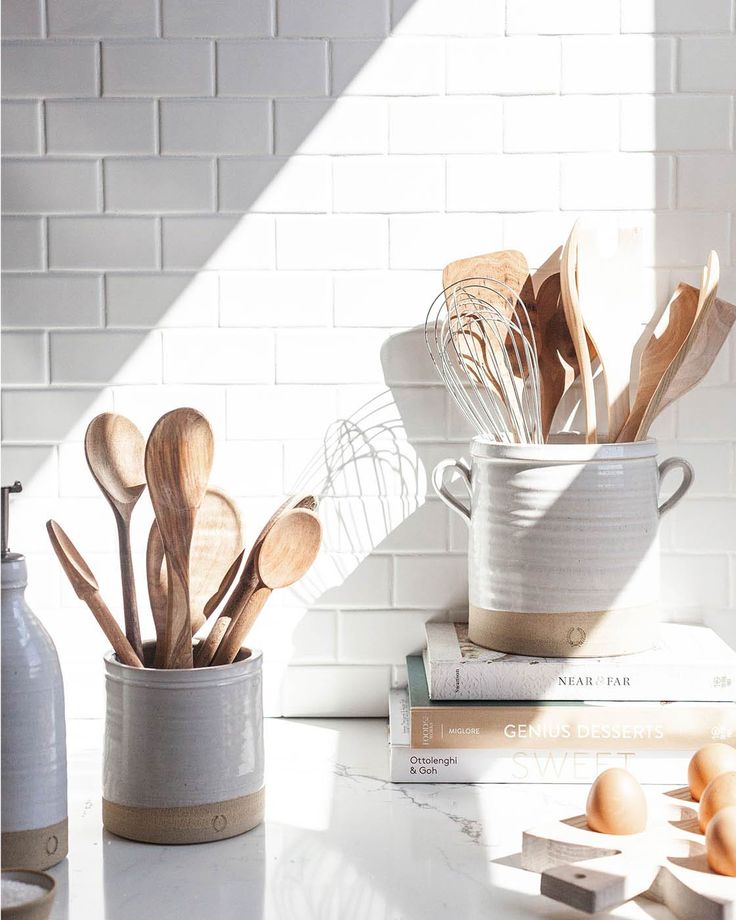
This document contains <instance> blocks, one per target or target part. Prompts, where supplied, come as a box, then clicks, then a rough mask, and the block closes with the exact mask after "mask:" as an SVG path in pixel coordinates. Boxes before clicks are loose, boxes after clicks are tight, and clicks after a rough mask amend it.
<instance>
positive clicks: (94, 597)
mask: <svg viewBox="0 0 736 920" xmlns="http://www.w3.org/2000/svg"><path fill="white" fill-rule="evenodd" d="M83 600H84V602H85V603H86V604H87V606H88V607H89V609H90V610H91V611H92V614H93V616H94V618H95V619H96V620H97V622H98V623H99V624H100V626H101V627H102V631H103V632H104V634H105V635H106V636H107V641H108V642H109V643H110V645H111V646H112V647H113V649H114V650H115V654H116V655H117V656H118V661H122V663H123V664H128V665H130V667H131V668H142V667H143V662H142V661H141V659H140V658H139V657H138V656H137V655H136V653H135V651H134V649H133V646H132V645H131V644H130V642H128V640H127V639H126V637H125V633H124V632H123V631H122V629H121V628H120V627H119V626H118V622H117V620H116V619H115V617H114V616H113V615H112V613H110V609H109V607H108V606H107V604H106V603H105V602H104V601H103V600H102V598H101V597H100V594H99V592H98V591H91V592H89V593H85V595H84V598H83Z"/></svg>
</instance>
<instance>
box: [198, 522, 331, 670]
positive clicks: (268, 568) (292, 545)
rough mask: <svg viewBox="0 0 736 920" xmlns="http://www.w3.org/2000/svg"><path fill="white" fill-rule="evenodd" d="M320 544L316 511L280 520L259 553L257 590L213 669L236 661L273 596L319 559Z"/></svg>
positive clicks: (227, 636) (228, 634)
mask: <svg viewBox="0 0 736 920" xmlns="http://www.w3.org/2000/svg"><path fill="white" fill-rule="evenodd" d="M321 542H322V525H321V524H320V520H319V518H318V517H317V515H316V514H315V513H314V512H313V511H308V510H307V509H305V508H295V509H294V510H292V511H287V512H286V513H285V514H283V515H281V517H279V519H278V520H277V521H276V523H275V524H274V525H273V527H271V529H270V530H269V532H268V534H267V535H266V538H265V539H264V540H263V542H262V543H261V545H260V546H259V548H258V550H257V553H256V565H255V568H256V573H257V577H258V582H257V584H256V587H255V590H254V591H253V593H252V595H251V597H250V600H249V601H248V603H247V605H246V607H245V609H244V610H243V611H242V612H241V614H240V616H239V617H238V618H237V619H235V620H233V621H232V622H231V623H230V626H229V627H228V629H227V632H226V633H225V635H224V636H223V639H222V642H221V643H220V646H219V648H218V649H217V652H216V654H215V657H214V658H213V660H212V664H213V665H220V664H230V662H231V661H234V660H235V658H236V656H237V654H238V652H239V651H240V649H241V647H242V645H243V641H244V640H245V637H246V636H247V635H248V633H249V632H250V629H251V627H252V626H253V623H254V622H255V620H256V617H257V616H258V614H259V613H260V612H261V610H262V609H263V605H264V604H265V603H266V601H267V600H268V598H269V596H270V594H271V592H272V591H274V590H275V589H276V588H288V587H289V585H293V584H294V582H296V581H299V579H300V578H301V577H302V576H303V575H304V574H305V573H306V572H307V571H308V570H309V568H310V567H311V565H312V563H313V562H314V560H315V559H316V558H317V553H318V552H319V548H320V544H321Z"/></svg>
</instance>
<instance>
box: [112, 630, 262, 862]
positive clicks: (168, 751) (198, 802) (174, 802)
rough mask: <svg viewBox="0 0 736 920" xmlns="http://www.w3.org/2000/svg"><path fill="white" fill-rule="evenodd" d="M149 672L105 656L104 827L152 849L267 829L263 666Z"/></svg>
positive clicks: (148, 647) (256, 659)
mask: <svg viewBox="0 0 736 920" xmlns="http://www.w3.org/2000/svg"><path fill="white" fill-rule="evenodd" d="M143 650H144V653H145V658H146V663H147V664H148V665H149V667H147V668H131V667H129V666H128V665H125V664H121V663H120V662H119V661H118V660H117V658H116V657H115V653H114V652H110V653H109V654H108V655H106V656H105V670H106V672H107V673H106V689H107V712H106V718H105V746H104V762H103V781H102V785H103V793H102V794H103V799H102V821H103V824H104V825H105V827H106V828H107V830H109V831H111V832H112V833H113V834H117V835H118V836H120V837H127V838H129V839H130V840H139V841H142V842H144V843H162V844H172V843H205V842H208V841H212V840H224V839H225V838H227V837H234V836H236V835H238V834H243V833H245V831H249V830H251V828H253V827H255V826H256V825H258V824H260V823H261V821H262V820H263V807H264V788H263V707H262V687H261V685H262V679H261V662H262V656H261V653H260V652H258V651H251V650H249V649H241V650H240V652H239V654H238V657H237V658H236V659H235V661H234V662H233V663H232V664H226V665H222V666H219V667H209V668H161V669H159V668H152V667H150V665H151V664H152V663H153V656H154V653H155V643H151V642H144V644H143Z"/></svg>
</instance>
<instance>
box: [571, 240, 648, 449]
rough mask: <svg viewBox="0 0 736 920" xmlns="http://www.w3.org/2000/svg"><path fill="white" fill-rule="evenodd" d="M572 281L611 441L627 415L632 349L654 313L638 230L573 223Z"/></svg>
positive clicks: (617, 433)
mask: <svg viewBox="0 0 736 920" xmlns="http://www.w3.org/2000/svg"><path fill="white" fill-rule="evenodd" d="M577 238H578V256H577V282H578V303H579V307H580V312H581V315H582V318H583V323H584V325H585V330H586V332H587V333H588V336H589V337H590V339H591V341H592V342H593V344H594V345H595V349H596V351H597V352H598V359H599V361H600V364H601V368H602V370H603V375H604V380H605V385H606V393H607V405H608V440H609V441H615V440H616V438H617V437H618V435H619V433H620V432H621V429H622V428H623V426H624V424H625V423H626V419H627V418H628V417H629V411H630V405H629V383H630V380H631V363H632V357H633V354H634V349H635V347H636V344H637V342H638V341H639V339H640V338H641V335H642V333H643V332H644V328H645V325H646V323H647V322H648V321H649V318H650V316H651V315H652V313H653V312H654V309H653V306H654V305H653V303H652V297H651V296H650V293H649V286H648V284H647V276H646V273H645V271H644V258H643V243H642V234H641V230H640V229H639V228H637V227H631V228H620V229H619V228H615V229H614V230H613V231H612V232H611V233H610V234H605V229H604V228H602V227H600V226H594V225H591V224H584V223H581V224H580V226H579V227H578V235H577Z"/></svg>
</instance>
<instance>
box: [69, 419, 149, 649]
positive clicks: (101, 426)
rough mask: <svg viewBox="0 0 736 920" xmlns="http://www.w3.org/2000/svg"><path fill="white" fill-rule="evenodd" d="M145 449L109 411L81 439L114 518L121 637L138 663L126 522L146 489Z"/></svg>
mask: <svg viewBox="0 0 736 920" xmlns="http://www.w3.org/2000/svg"><path fill="white" fill-rule="evenodd" d="M145 449H146V442H145V440H144V439H143V435H142V434H141V433H140V431H139V430H138V429H137V428H136V427H135V425H134V424H133V423H132V422H131V421H130V420H129V419H127V418H125V416H123V415H115V414H113V413H112V412H103V414H102V415H98V416H97V417H96V418H93V419H92V421H91V422H90V423H89V425H88V427H87V433H86V434H85V436H84V452H85V456H86V457H87V465H88V466H89V469H90V472H91V473H92V475H93V477H94V479H95V482H96V483H97V485H98V486H99V487H100V491H101V492H102V494H103V495H104V496H105V498H106V499H107V501H108V502H109V504H110V507H111V508H112V510H113V514H114V515H115V523H116V524H117V528H118V546H119V548H120V577H121V580H122V585H123V611H124V614H125V634H126V636H127V637H128V641H129V642H130V644H131V645H132V646H133V648H134V649H135V653H136V655H137V656H138V657H139V658H140V659H141V661H142V660H143V644H142V642H141V627H140V623H139V621H138V603H137V600H136V594H135V578H134V575H133V560H132V558H131V551H130V519H131V516H132V514H133V509H134V508H135V505H136V502H137V501H138V499H139V498H140V497H141V494H142V492H143V490H144V489H145V488H146V474H145V470H144V464H143V458H144V454H145Z"/></svg>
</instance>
